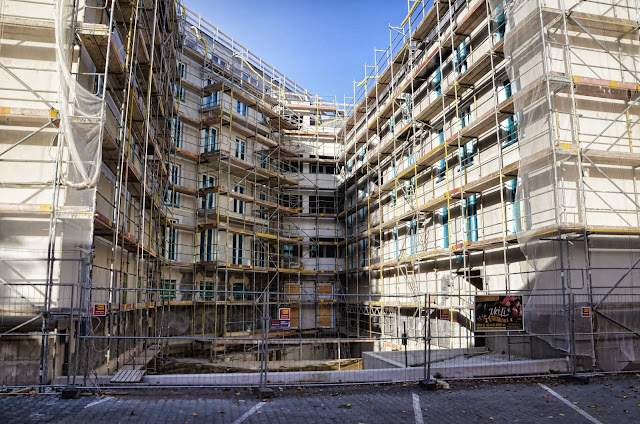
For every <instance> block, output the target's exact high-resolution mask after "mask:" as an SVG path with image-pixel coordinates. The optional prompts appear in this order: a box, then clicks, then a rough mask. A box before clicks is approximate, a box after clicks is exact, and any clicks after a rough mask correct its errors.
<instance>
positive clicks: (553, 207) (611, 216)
mask: <svg viewBox="0 0 640 424" xmlns="http://www.w3.org/2000/svg"><path fill="white" fill-rule="evenodd" d="M2 5H3V7H4V8H3V9H2V10H0V18H1V19H2V20H1V21H0V41H1V44H0V58H1V59H2V60H1V62H0V75H2V78H1V79H0V92H2V94H3V96H0V98H2V99H4V100H1V101H0V125H1V126H2V127H1V128H0V134H2V138H1V139H0V163H1V164H2V165H1V166H0V193H2V194H3V201H2V203H0V231H1V233H0V265H1V266H0V296H1V297H0V313H1V317H0V327H2V328H1V331H2V332H1V333H0V338H1V339H2V348H1V349H0V350H2V349H4V351H5V352H11V353H10V354H7V357H10V356H11V355H13V356H12V357H15V358H17V359H16V360H15V361H14V362H11V363H8V365H7V367H5V370H4V371H3V372H4V374H2V379H3V384H22V382H29V383H33V382H35V381H37V382H38V383H39V384H40V385H43V386H44V385H49V384H63V385H75V384H81V385H85V386H87V385H96V384H102V383H104V382H108V381H110V380H109V379H110V378H112V376H113V375H114V374H116V373H117V375H116V376H115V377H113V380H112V381H114V382H118V383H120V382H128V380H127V379H129V378H135V379H136V381H140V379H142V375H143V374H144V373H147V374H155V375H161V374H171V373H193V372H196V371H197V370H204V371H202V372H210V373H214V374H226V373H232V372H252V371H259V374H260V384H261V385H265V384H267V383H268V381H269V380H268V378H267V372H268V371H270V370H274V369H276V370H282V371H293V370H301V369H304V370H318V369H322V370H327V369H337V370H343V369H345V367H346V368H347V369H357V368H360V367H363V366H365V365H364V363H365V362H366V361H365V357H367V358H369V359H370V358H371V357H372V355H374V356H375V355H377V354H384V353H386V352H392V351H398V350H401V349H403V346H406V347H404V348H405V349H406V348H408V349H412V350H418V349H424V350H425V351H426V347H427V344H428V343H429V345H431V344H433V347H434V348H435V349H447V350H448V351H449V352H471V350H470V349H478V348H481V347H482V348H486V349H487V350H489V351H492V352H501V351H506V352H508V355H509V358H511V355H512V354H513V355H514V356H517V357H523V358H536V359H537V358H556V357H564V356H568V357H570V358H571V359H572V360H571V361H569V364H570V365H571V369H570V370H569V371H571V372H580V371H594V370H600V371H620V370H624V369H627V368H628V369H631V367H633V366H635V365H634V364H636V363H637V362H638V360H639V358H638V355H639V354H640V351H639V348H638V343H637V336H638V334H639V333H640V328H639V327H638V320H637V313H636V312H637V305H638V298H637V296H638V294H637V292H638V290H637V283H636V281H637V272H638V271H637V270H636V269H635V267H636V266H637V264H638V263H639V261H640V260H638V259H637V249H638V246H637V241H636V239H637V235H638V234H640V203H639V197H638V189H637V182H636V168H637V167H638V165H640V156H638V153H637V152H636V151H635V150H636V149H637V144H638V140H639V139H640V133H639V130H638V115H639V114H640V108H639V107H638V106H637V101H638V98H639V97H640V95H639V94H638V92H639V91H640V79H638V77H637V75H638V65H639V63H638V61H639V58H640V51H638V48H639V47H640V44H639V43H638V29H639V24H638V22H639V14H638V3H637V1H635V0H617V1H614V2H598V1H569V0H536V1H518V0H504V1H501V0H457V1H454V0H434V1H429V2H425V1H424V0H411V1H409V2H408V10H407V15H406V18H405V19H404V21H403V22H402V23H401V24H400V25H399V26H389V47H388V48H386V49H383V50H378V49H376V50H374V62H373V65H365V68H364V70H365V72H364V75H363V77H362V80H360V81H354V84H353V93H352V94H351V95H349V96H345V97H344V98H343V99H341V100H339V99H338V98H337V97H335V96H320V95H316V94H312V93H309V92H308V91H307V90H305V89H304V88H302V87H301V86H299V85H298V84H296V83H295V82H293V81H292V80H291V79H289V78H288V77H287V76H285V75H284V74H282V73H281V72H280V71H278V70H276V69H275V68H274V67H272V66H271V65H269V64H267V63H266V62H265V61H264V60H262V59H261V58H260V57H258V56H257V55H255V54H254V53H252V52H251V51H250V50H248V49H247V48H246V47H244V46H243V45H241V44H239V43H238V42H237V41H236V40H234V39H233V38H232V37H230V36H228V35H227V34H225V33H223V32H222V31H221V30H220V29H219V28H217V27H216V26H214V25H212V24H210V23H209V22H207V20H205V19H204V18H203V17H202V16H200V15H199V14H198V13H196V12H194V11H192V10H191V9H189V8H188V7H186V6H185V5H183V4H182V3H180V2H176V1H173V2H172V1H167V0H136V1H133V2H130V1H118V0H107V1H104V0H86V1H81V2H70V1H67V0H56V1H54V2H52V4H49V3H47V4H46V7H43V8H42V10H37V11H32V10H31V8H28V7H27V6H25V5H24V4H21V3H20V2H17V1H14V0H5V2H3V3H2ZM52 16H53V17H54V19H52V18H51V17H52ZM40 54H42V60H41V61H40V62H38V63H37V64H36V63H35V61H34V57H36V56H38V55H40ZM38 57H40V56H38ZM3 102H4V103H3ZM479 295H484V296H497V295H505V296H522V299H523V303H524V309H523V310H524V323H525V324H524V325H525V327H524V330H523V331H519V332H516V331H512V332H506V333H504V334H488V333H482V332H476V331H474V322H475V321H476V319H477V318H478V317H477V313H476V311H475V310H474V297H475V296H479ZM585 311H586V312H585ZM282 317H284V318H282ZM281 318H282V319H281ZM287 318H288V319H287ZM430 329H432V330H430ZM432 340H433V343H431V342H432ZM5 341H6V343H5ZM25 350H28V351H29V352H30V353H29V355H22V356H21V355H19V354H18V353H17V352H19V351H25ZM474 352H475V351H474ZM419 356H421V355H419ZM185 358H186V360H185V361H182V362H181V361H180V360H181V359H185ZM205 359H206V360H205ZM189 361H191V362H189ZM383 362H384V361H383ZM423 362H425V364H426V359H424V360H423ZM390 363H392V362H385V364H386V365H389V364H390ZM417 363H418V364H420V361H418V362H417ZM25 364H26V365H25ZM193 364H196V365H193ZM393 364H394V365H393V366H394V367H395V366H397V363H395V362H393ZM386 365H385V366H386ZM367 366H370V364H369V365H367ZM404 366H405V367H407V366H408V365H407V364H405V365H404ZM350 367H351V368H350ZM425 367H426V365H425ZM403 375H404V374H403ZM406 375H409V374H406ZM202 381H205V380H202ZM206 381H209V380H206ZM220 381H222V380H220ZM224 381H231V380H224ZM240 381H244V380H242V379H238V380H237V381H236V383H238V384H240V383H239V382H240ZM232 383H233V381H232Z"/></svg>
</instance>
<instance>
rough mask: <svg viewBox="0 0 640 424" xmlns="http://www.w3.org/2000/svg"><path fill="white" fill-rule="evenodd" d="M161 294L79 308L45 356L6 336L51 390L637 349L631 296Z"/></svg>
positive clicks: (462, 366)
mask: <svg viewBox="0 0 640 424" xmlns="http://www.w3.org/2000/svg"><path fill="white" fill-rule="evenodd" d="M93 290H103V289H93ZM128 291H129V292H131V293H128V295H127V296H126V297H127V298H129V299H132V298H139V297H140V296H138V293H136V291H138V289H128ZM145 291H146V295H148V292H149V290H148V289H145ZM151 291H153V290H151ZM187 291H189V290H187ZM157 294H158V297H159V299H160V300H159V301H156V302H147V303H144V302H139V303H129V304H126V303H123V304H121V306H120V309H119V310H114V309H115V308H113V307H112V306H109V307H108V308H104V309H103V307H102V305H100V304H94V305H93V306H92V308H91V310H90V311H84V312H87V313H84V312H81V311H80V310H79V309H75V310H73V308H72V310H73V312H72V314H68V315H67V316H66V317H64V318H61V319H62V320H68V322H69V327H68V329H67V331H60V330H55V331H52V332H48V333H46V334H45V333H43V334H41V335H39V336H40V337H42V338H44V337H48V338H49V344H48V345H49V352H48V354H47V353H45V352H44V351H42V352H38V353H40V354H41V355H45V356H47V358H38V356H39V355H37V354H35V353H36V352H37V350H35V349H33V348H32V347H29V346H30V345H29V342H28V340H29V339H30V338H31V339H33V337H34V333H29V337H26V338H25V336H26V334H27V333H18V332H16V331H14V332H13V333H6V334H3V337H2V342H3V343H12V342H13V343H16V352H17V354H18V355H19V353H20V352H21V351H22V352H24V351H25V349H31V351H32V354H31V356H29V355H23V356H22V357H21V358H20V359H21V360H20V364H21V366H22V367H23V368H24V367H26V368H27V369H32V371H33V370H34V369H35V370H37V369H38V368H39V369H42V365H41V363H42V361H41V359H47V360H48V363H49V366H48V368H47V369H48V370H49V377H48V378H47V380H46V382H45V385H47V386H49V385H53V386H76V387H101V386H118V385H131V386H132V387H138V386H141V387H147V386H176V385H179V386H183V385H184V386H192V385H196V386H263V387H268V386H283V385H312V384H349V383H374V382H402V381H416V380H423V379H431V378H449V379H451V378H479V377H499V376H518V375H541V374H549V373H552V374H557V373H561V374H568V373H581V372H591V371H624V370H625V369H626V367H627V366H630V367H631V366H633V364H634V361H636V358H637V357H636V356H635V355H636V354H637V352H638V348H639V343H638V328H637V324H636V321H637V316H636V315H634V311H635V309H636V307H635V306H634V305H637V304H638V302H637V300H638V299H637V295H633V294H609V295H608V296H604V295H602V296H600V298H598V299H593V298H591V299H590V298H589V296H587V295H576V294H565V295H563V294H562V293H549V294H538V293H524V292H519V293H509V294H501V295H495V296H478V297H474V296H470V295H467V296H460V295H446V296H435V295H428V294H425V295H421V296H410V295H402V296H393V295H384V296H381V295H379V296H374V295H345V294H328V295H326V294H308V295H305V294H304V293H302V294H297V295H296V296H295V297H292V294H291V293H290V292H270V293H266V292H238V291H218V290H204V291H200V290H192V291H190V297H191V298H192V299H193V300H191V301H186V300H182V301H174V300H170V299H169V298H168V297H169V296H171V295H172V294H173V292H172V291H171V290H167V289H158V292H157ZM163 297H166V299H165V298H163ZM594 300H595V303H594ZM594 305H595V306H594ZM83 316H84V318H85V319H83ZM58 327H60V326H58ZM8 359H11V358H8ZM30 359H31V360H32V361H31V362H32V363H31V364H28V362H29V360H30ZM14 365H15V364H13V363H12V362H11V361H7V362H6V366H7V367H9V368H10V367H12V366H14ZM5 375H8V372H7V370H5ZM33 375H34V373H33V372H30V373H29V372H27V373H25V374H23V376H31V377H33ZM7 380H8V378H7V377H5V382H4V384H8V385H12V384H11V382H10V381H7ZM14 383H16V384H35V383H36V381H25V379H24V378H23V379H22V381H20V380H19V379H18V380H16V381H15V382H14Z"/></svg>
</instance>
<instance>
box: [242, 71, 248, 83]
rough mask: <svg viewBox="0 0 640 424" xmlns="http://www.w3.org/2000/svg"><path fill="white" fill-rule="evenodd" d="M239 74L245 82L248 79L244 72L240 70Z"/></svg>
mask: <svg viewBox="0 0 640 424" xmlns="http://www.w3.org/2000/svg"><path fill="white" fill-rule="evenodd" d="M240 76H241V78H242V79H243V80H244V81H247V82H248V81H249V75H247V74H245V73H244V72H242V73H241V74H240Z"/></svg>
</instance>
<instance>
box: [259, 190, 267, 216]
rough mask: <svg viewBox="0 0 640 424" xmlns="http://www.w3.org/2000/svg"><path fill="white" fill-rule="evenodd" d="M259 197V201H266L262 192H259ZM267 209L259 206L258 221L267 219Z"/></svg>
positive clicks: (265, 196)
mask: <svg viewBox="0 0 640 424" xmlns="http://www.w3.org/2000/svg"><path fill="white" fill-rule="evenodd" d="M259 196H260V200H267V194H266V193H264V192H262V191H261V192H260V194H259ZM266 211H267V208H265V207H263V206H261V207H260V213H259V214H258V215H259V216H260V219H267V214H266Z"/></svg>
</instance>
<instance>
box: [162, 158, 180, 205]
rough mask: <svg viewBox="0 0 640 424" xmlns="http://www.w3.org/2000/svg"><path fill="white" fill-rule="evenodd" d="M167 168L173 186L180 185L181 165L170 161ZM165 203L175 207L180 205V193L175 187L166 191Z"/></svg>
mask: <svg viewBox="0 0 640 424" xmlns="http://www.w3.org/2000/svg"><path fill="white" fill-rule="evenodd" d="M167 168H169V182H170V183H171V184H172V185H173V186H177V185H180V165H176V164H173V163H170V164H167ZM164 203H165V204H166V205H168V206H173V207H174V208H179V207H180V193H178V192H177V191H176V190H175V187H171V188H169V189H167V191H165V193H164Z"/></svg>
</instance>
